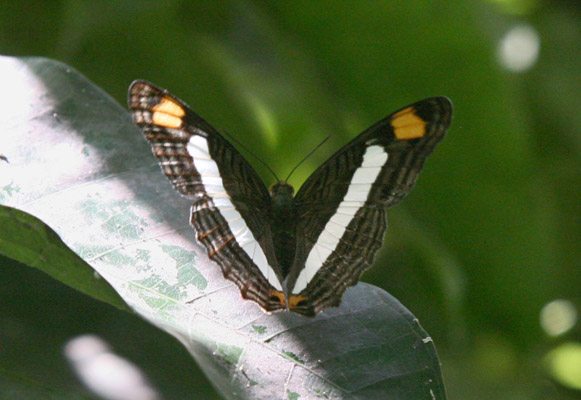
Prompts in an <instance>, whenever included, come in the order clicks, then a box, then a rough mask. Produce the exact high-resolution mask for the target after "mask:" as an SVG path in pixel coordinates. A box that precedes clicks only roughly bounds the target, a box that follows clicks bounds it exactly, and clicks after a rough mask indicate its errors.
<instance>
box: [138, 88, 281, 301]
mask: <svg viewBox="0 0 581 400" xmlns="http://www.w3.org/2000/svg"><path fill="white" fill-rule="evenodd" d="M129 108H130V109H131V110H132V113H133V119H134V121H135V123H136V124H137V125H138V126H140V127H141V129H142V131H143V134H144V136H145V138H146V139H147V141H148V142H149V143H150V145H151V147H152V151H153V154H154V155H155V156H156V157H157V158H158V161H159V164H160V166H161V169H162V171H163V173H164V174H165V175H166V176H167V177H168V179H169V180H170V181H171V183H172V184H173V186H174V187H175V188H176V189H177V190H178V191H179V192H180V193H181V194H182V195H184V196H185V197H187V198H189V199H191V200H193V205H192V208H191V224H192V225H193V227H194V228H195V230H196V232H197V239H198V241H199V242H200V243H201V244H202V245H203V246H204V247H205V248H206V251H207V253H208V256H209V257H210V259H212V260H213V261H215V262H216V263H217V264H218V265H219V266H220V268H221V269H222V272H223V274H224V277H225V278H226V279H229V280H231V281H232V282H234V283H235V284H236V285H237V286H238V288H239V289H240V291H241V294H242V297H244V298H246V299H250V300H253V301H255V302H257V303H258V304H259V305H260V306H261V307H263V308H264V309H266V310H268V311H277V310H279V309H282V308H283V307H282V306H281V304H280V302H278V301H273V299H271V296H270V293H271V291H273V290H281V286H280V282H281V281H282V278H281V277H280V276H279V274H278V272H277V264H276V258H275V256H274V252H270V253H269V252H266V253H265V252H264V250H263V249H271V248H273V246H272V236H271V234H270V219H269V215H270V214H269V207H270V196H269V194H268V192H267V190H266V188H265V187H264V184H263V183H262V181H261V180H260V178H259V176H258V175H257V173H256V172H255V171H254V169H253V168H252V167H251V166H250V165H249V164H248V162H247V161H246V160H245V159H244V158H243V157H242V156H241V155H240V153H239V152H238V151H237V150H236V149H234V147H233V146H232V145H230V143H228V142H227V141H226V140H225V139H224V138H223V137H222V136H221V135H220V134H219V133H218V132H217V131H216V130H215V129H214V128H212V126H210V125H209V124H208V123H207V122H206V121H204V120H203V119H202V118H201V117H199V116H198V115H197V114H195V113H194V112H193V111H191V109H190V108H189V107H188V106H187V105H186V104H184V103H183V102H182V101H181V100H179V99H177V98H175V97H174V96H172V95H171V94H169V93H168V92H167V91H166V90H163V89H161V88H158V87H156V86H154V85H153V84H151V83H149V82H145V81H135V82H133V83H132V85H131V87H130V88H129ZM235 235H236V238H237V240H235V239H234V237H235Z"/></svg>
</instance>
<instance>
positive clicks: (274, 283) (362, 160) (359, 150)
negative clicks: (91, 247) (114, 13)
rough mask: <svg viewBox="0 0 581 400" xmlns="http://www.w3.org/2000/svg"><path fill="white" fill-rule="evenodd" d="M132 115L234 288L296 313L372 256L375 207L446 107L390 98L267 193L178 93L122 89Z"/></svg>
mask: <svg viewBox="0 0 581 400" xmlns="http://www.w3.org/2000/svg"><path fill="white" fill-rule="evenodd" d="M129 107H130V108H131V110H132V112H133V119H134V121H135V123H136V124H137V125H139V126H140V127H141V128H142V129H143V133H144V135H145V138H146V139H147V140H148V142H149V143H150V144H151V147H152V149H153V153H154V154H155V155H156V156H157V158H158V160H159V163H160V165H161V169H162V171H163V172H164V174H165V175H166V176H167V177H168V178H169V180H170V181H171V183H172V184H173V185H174V187H175V188H176V189H177V190H178V191H179V192H180V193H181V194H182V195H184V196H185V197H187V198H189V199H191V200H192V201H193V205H192V209H191V220H190V222H191V224H192V226H193V227H194V228H195V230H196V232H197V238H198V241H199V242H200V243H201V244H202V245H204V247H205V248H206V251H207V253H208V256H209V257H210V258H211V259H212V260H213V261H215V262H216V263H217V264H218V265H219V266H220V268H221V269H222V272H223V274H224V276H225V277H226V278H227V279H229V280H231V281H232V282H234V283H235V284H236V285H237V286H238V287H239V288H240V291H241V294H242V297H244V298H246V299H250V300H253V301H255V302H256V303H258V304H259V305H260V306H261V307H262V308H263V309H264V310H265V311H281V310H290V311H294V312H296V313H299V314H302V315H305V316H314V315H315V314H316V313H318V312H319V311H321V310H323V309H325V308H327V307H333V306H338V305H339V304H340V303H341V297H342V295H343V293H344V292H345V290H346V289H347V288H348V287H349V286H352V285H355V284H356V283H357V281H358V280H359V277H360V276H361V274H362V273H363V271H365V270H366V269H367V268H369V267H370V266H371V264H372V263H373V259H374V257H375V253H376V252H377V250H378V249H379V248H380V246H381V243H382V240H383V236H384V233H385V230H386V229H387V220H386V208H387V207H390V206H393V205H394V204H396V203H398V202H399V201H400V200H401V199H402V198H403V197H405V196H406V195H407V194H408V192H409V191H410V190H411V188H412V186H413V185H414V183H415V181H416V179H417V177H418V174H419V173H420V170H421V169H422V166H423V164H424V161H425V160H426V158H427V157H428V156H429V155H430V153H432V151H433V150H434V148H435V147H436V145H437V144H438V142H439V141H440V140H442V138H443V137H444V135H445V133H446V130H447V129H448V126H449V125H450V121H451V117H452V103H451V102H450V100H448V99H447V98H446V97H432V98H429V99H425V100H422V101H419V102H417V103H414V104H412V105H409V106H407V107H404V108H402V109H401V110H399V111H397V112H395V113H393V114H391V115H390V116H389V117H387V118H385V119H383V120H381V121H379V122H377V123H376V124H375V125H373V126H372V127H370V128H369V129H367V130H366V131H364V132H363V133H361V134H360V135H359V136H357V137H356V138H355V139H353V140H352V141H351V142H350V143H348V144H346V145H345V146H344V147H343V148H342V149H341V150H339V151H338V152H337V153H335V154H334V155H333V156H332V157H331V158H330V159H329V160H327V161H326V162H325V163H324V164H323V165H321V166H320V167H319V168H318V169H317V170H316V171H315V172H314V173H313V174H312V175H311V176H310V177H309V178H308V179H307V181H306V182H305V183H304V184H303V185H302V187H301V188H300V190H299V191H298V193H297V195H296V196H294V197H293V193H294V190H293V188H292V186H290V185H288V184H287V183H285V182H278V183H275V184H274V185H272V186H271V188H270V193H269V191H268V190H267V189H266V187H265V186H264V184H263V183H262V181H261V179H260V178H259V177H258V174H257V173H256V172H255V171H254V169H253V168H252V167H251V166H250V164H249V163H248V162H247V161H246V160H245V159H244V158H243V157H242V155H241V154H240V153H239V152H238V151H237V150H236V149H235V148H234V147H233V146H232V145H231V144H230V143H229V142H228V141H226V139H224V137H223V136H222V135H220V134H219V133H218V132H217V131H216V130H215V129H214V128H213V127H212V126H211V125H210V124H208V123H207V122H206V121H204V120H203V119H202V118H201V117H199V116H198V115H197V114H196V113H194V112H193V111H192V110H191V109H190V108H189V107H188V106H187V105H186V104H185V103H184V102H182V101H181V100H179V99H178V98H176V97H174V96H172V95H171V94H169V93H168V91H167V90H164V89H160V88H158V87H156V86H154V85H152V84H151V83H149V82H145V81H135V82H133V83H132V84H131V87H130V88H129Z"/></svg>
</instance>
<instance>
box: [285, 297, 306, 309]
mask: <svg viewBox="0 0 581 400" xmlns="http://www.w3.org/2000/svg"><path fill="white" fill-rule="evenodd" d="M307 299H308V297H306V296H291V297H290V299H288V305H289V307H290V308H291V309H293V308H295V307H296V306H297V305H298V304H299V303H300V302H301V301H303V300H307Z"/></svg>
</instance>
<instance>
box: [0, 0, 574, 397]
mask: <svg viewBox="0 0 581 400" xmlns="http://www.w3.org/2000/svg"><path fill="white" fill-rule="evenodd" d="M579 4H580V3H578V2H576V1H569V2H568V1H550V2H549V1H546V2H542V1H535V0H513V1H510V0H505V1H500V0H497V1H460V0H454V1H444V0H441V1H427V0H424V1H413V2H411V1H410V2H408V1H358V2H354V1H353V2H351V1H331V0H325V1H316V2H314V1H306V0H305V1H280V2H268V1H247V2H242V1H217V2H201V1H190V2H187V1H99V2H85V1H80V0H71V1H50V2H36V1H6V0H4V1H0V53H1V54H4V55H16V56H44V57H50V58H54V59H57V60H60V61H63V62H65V63H68V64H69V65H71V66H72V67H74V68H76V69H77V70H78V71H80V72H81V73H83V74H84V75H86V76H87V77H88V78H89V79H91V80H92V81H93V82H95V84H96V85H98V86H100V87H102V88H103V89H104V90H106V91H107V92H108V93H110V94H111V95H112V96H113V97H115V98H116V99H117V100H119V102H121V103H122V104H125V102H126V100H125V99H126V91H127V87H128V86H129V84H130V83H131V81H132V80H133V79H137V78H142V79H147V80H150V81H152V82H154V83H156V84H158V85H160V86H163V87H166V88H168V89H169V90H170V91H172V92H173V93H174V94H175V95H177V96H179V97H181V98H182V99H184V100H185V101H186V102H187V103H188V104H190V106H192V108H193V109H194V110H196V111H197V112H198V113H199V114H201V115H202V116H204V117H205V118H206V119H207V120H208V121H210V122H211V123H212V124H213V125H214V126H216V127H217V128H218V129H220V130H224V131H227V132H229V133H230V134H232V135H234V136H235V137H236V138H237V139H238V140H240V141H242V142H243V143H244V144H245V145H246V146H247V147H248V148H251V149H252V151H253V152H254V153H255V154H256V155H258V156H259V157H261V158H262V159H263V160H264V161H265V162H267V163H268V164H269V165H270V166H271V167H272V168H273V169H274V170H275V171H276V172H277V174H278V175H279V176H283V177H284V176H286V174H288V172H289V171H290V170H291V169H292V167H293V166H294V165H295V164H296V163H297V162H298V161H299V160H300V159H301V158H302V157H303V156H304V155H305V154H307V153H308V152H309V151H310V150H312V149H313V148H314V147H315V146H316V145H317V144H318V143H319V142H320V141H321V140H322V139H323V138H324V137H326V136H327V135H332V139H331V141H330V142H329V143H327V144H325V145H324V146H323V148H322V149H321V150H319V151H318V152H317V153H315V154H314V155H313V156H312V157H311V158H309V160H308V161H307V162H306V164H305V165H303V166H301V168H299V169H298V170H297V172H295V174H294V175H293V176H292V178H291V180H290V182H291V183H292V184H294V185H295V187H298V186H300V184H301V182H303V181H304V179H306V177H307V176H308V175H309V174H310V173H311V172H312V171H313V170H314V168H316V166H317V165H319V164H320V163H321V162H323V161H324V160H325V159H326V158H327V157H329V156H330V155H331V154H332V153H333V152H334V151H335V150H337V149H338V148H339V146H341V145H342V144H344V143H345V142H346V141H347V140H349V138H352V137H354V136H355V135H356V134H357V133H359V132H360V131H362V130H363V129H365V128H366V127H368V126H369V125H371V124H373V123H374V122H376V121H377V120H379V119H380V118H383V117H384V116H386V115H387V114H389V113H390V112H392V111H394V110H396V109H398V108H400V107H402V106H404V105H406V104H409V103H411V102H414V101H416V100H419V99H421V98H424V97H429V96H435V95H446V96H448V97H450V98H451V99H452V101H453V102H454V106H455V116H454V121H453V124H452V127H451V129H450V131H449V133H448V136H447V138H446V139H445V141H444V142H443V143H442V144H441V145H440V146H439V147H438V149H437V151H436V152H435V153H434V155H433V156H432V157H431V158H430V160H429V161H428V163H427V165H426V169H425V171H424V173H423V174H422V176H421V177H420V179H419V183H418V185H417V187H416V188H415V190H414V191H413V192H412V194H411V195H410V196H409V198H408V199H407V200H406V201H405V202H404V203H403V204H402V205H401V206H398V207H397V208H395V209H393V210H391V213H390V214H389V224H390V229H389V231H388V233H387V236H386V241H385V245H384V248H383V250H382V254H381V257H380V258H379V259H378V260H377V261H376V264H375V266H374V268H373V269H372V270H370V272H368V273H366V274H365V275H364V278H363V280H365V281H367V282H371V283H373V284H375V285H378V286H380V287H382V288H384V289H385V290H387V291H388V292H390V293H391V294H393V295H394V296H395V297H397V298H398V299H399V300H400V301H401V302H402V303H403V304H404V305H405V306H406V307H408V308H409V309H410V310H411V311H412V312H413V313H414V314H415V315H416V316H417V317H418V318H419V320H420V322H421V323H422V325H423V327H424V328H425V329H426V330H427V331H428V332H429V333H430V335H431V336H432V337H433V339H434V341H435V343H436V346H437V349H438V351H439V354H440V357H441V361H442V365H443V371H444V378H445V381H446V383H447V390H448V395H449V398H450V399H482V398H492V399H515V398H518V399H541V398H542V399H563V398H579V396H580V393H581V366H580V365H581V356H580V355H579V353H581V343H579V339H580V337H581V334H580V332H581V331H580V329H579V323H576V324H575V323H574V322H573V323H572V327H571V328H570V329H568V330H565V332H563V333H562V334H560V335H556V336H555V335H550V334H549V331H548V330H547V329H545V328H543V326H542V325H541V322H540V321H541V319H540V315H541V310H542V309H543V307H544V306H546V305H547V304H549V303H551V302H552V301H554V300H557V299H563V300H566V301H567V302H568V303H552V304H565V305H567V304H568V305H569V306H570V307H571V308H572V309H573V310H575V309H576V310H578V309H579V305H580V304H581V298H580V293H581V290H580V289H581V274H580V273H579V267H580V266H581V265H580V264H581V262H580V260H581V251H580V247H579V244H578V242H579V233H580V231H581V229H580V228H581V226H580V225H581V222H580V221H581V218H580V217H581V215H580V212H579V211H580V208H579V197H580V194H581V193H580V192H581V185H580V183H581V179H580V177H581V163H580V157H579V154H580V149H581V140H580V137H581V136H580V135H579V134H580V127H581V112H580V111H581V101H580V100H579V96H580V93H581V79H580V71H581V18H580V16H581V9H580V8H579ZM515 27H516V28H517V29H521V31H520V32H522V31H523V29H524V32H525V34H526V33H527V32H528V34H529V35H532V38H533V39H534V40H538V42H537V43H538V45H539V46H540V47H539V52H538V58H533V61H532V62H531V64H530V66H529V67H528V68H524V69H521V70H518V71H515V70H511V69H510V68H507V67H506V64H505V63H504V62H503V61H502V59H501V57H500V56H499V54H500V49H501V47H502V43H505V42H504V40H506V38H507V37H510V32H513V33H514V32H517V33H518V32H519V31H518V30H517V31H514V30H513V29H515ZM535 35H536V36H535ZM535 38H536V39H535ZM534 40H533V42H532V43H533V44H534ZM522 52H526V42H525V44H521V45H518V46H516V50H515V51H513V53H512V54H515V53H516V54H521V53H522ZM3 95H5V96H6V95H7V96H9V95H10V93H6V92H4V93H3ZM0 112H1V111H0ZM0 135H1V133H0ZM250 161H251V162H252V163H253V164H254V165H255V167H256V168H257V169H258V170H259V171H260V173H261V176H262V177H263V178H264V179H265V181H266V182H269V183H270V182H272V178H271V176H270V175H269V174H268V172H266V171H265V169H264V168H263V167H262V166H261V165H260V163H257V162H255V160H254V159H252V158H250ZM0 299H1V300H0V301H1V304H0V370H4V371H9V373H10V374H14V376H17V377H22V378H26V379H31V380H34V381H38V382H41V384H43V385H46V386H48V387H55V388H59V389H62V390H70V391H75V392H76V391H82V390H83V389H82V388H81V387H80V385H79V384H78V383H76V380H75V378H74V376H73V375H72V373H71V372H70V371H69V369H68V366H67V364H66V362H65V360H64V358H63V356H62V346H63V344H64V343H65V341H66V340H68V339H70V338H72V337H74V336H75V335H78V334H83V333H96V334H98V335H100V336H101V337H102V338H103V339H105V340H106V341H107V342H109V343H110V344H111V345H112V346H113V347H114V348H115V350H116V351H117V352H118V353H120V354H121V355H123V356H126V357H127V358H129V359H130V360H132V361H133V362H135V363H137V364H138V365H139V366H141V367H142V368H143V369H144V370H145V371H146V373H147V374H148V376H149V377H150V379H151V380H152V382H153V384H154V386H156V387H157V388H158V390H160V391H161V392H162V393H163V395H164V398H167V399H181V398H197V399H216V398H217V395H216V394H215V393H214V392H213V389H212V388H211V387H210V385H209V384H208V383H207V381H206V380H205V378H204V377H203V375H202V373H201V372H200V371H199V369H198V368H197V366H196V365H195V363H194V362H193V361H192V360H191V359H190V358H189V356H188V354H187V353H186V351H185V349H183V348H182V347H181V345H179V344H178V343H177V342H176V341H175V340H174V339H173V338H171V337H170V336H168V335H166V334H164V333H162V332H160V331H158V330H157V329H155V328H153V327H151V326H150V325H148V324H147V323H145V322H143V321H142V320H140V319H139V318H138V317H135V316H132V315H129V314H127V313H124V312H121V311H118V310H116V309H113V308H112V307H110V306H107V305H104V304H102V303H99V302H96V301H94V300H92V299H90V298H87V297H85V296H82V295H80V294H78V293H77V292H76V291H74V290H72V289H69V288H67V287H65V286H63V285H62V284H60V283H59V282H57V281H54V280H52V279H50V278H48V277H47V276H45V275H43V274H41V273H39V272H37V271H36V270H30V269H28V268H26V267H24V266H21V265H18V264H15V263H13V262H11V261H10V260H7V259H2V258H0ZM553 309H555V307H554V308H553ZM556 309H557V311H559V310H560V308H559V307H556ZM566 309H567V308H565V310H566ZM561 311H562V309H561ZM555 315H557V316H556V317H555ZM555 315H553V318H558V316H559V314H558V312H557V314H555ZM561 318H563V317H561ZM563 356H564V358H565V359H568V360H570V361H569V362H570V364H566V363H563V362H561V361H560V360H561V359H562V358H561V357H563ZM571 360H572V362H571ZM559 371H563V372H559ZM575 373H576V375H575ZM567 374H569V375H567Z"/></svg>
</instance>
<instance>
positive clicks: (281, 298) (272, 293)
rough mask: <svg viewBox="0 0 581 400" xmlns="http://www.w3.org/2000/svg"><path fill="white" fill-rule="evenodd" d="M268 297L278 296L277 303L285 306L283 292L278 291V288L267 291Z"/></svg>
mask: <svg viewBox="0 0 581 400" xmlns="http://www.w3.org/2000/svg"><path fill="white" fill-rule="evenodd" d="M268 294H269V296H270V297H276V298H278V301H279V303H280V304H281V305H282V306H283V307H286V300H285V299H284V293H283V292H279V291H278V290H271V291H270V292H268Z"/></svg>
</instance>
